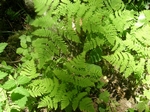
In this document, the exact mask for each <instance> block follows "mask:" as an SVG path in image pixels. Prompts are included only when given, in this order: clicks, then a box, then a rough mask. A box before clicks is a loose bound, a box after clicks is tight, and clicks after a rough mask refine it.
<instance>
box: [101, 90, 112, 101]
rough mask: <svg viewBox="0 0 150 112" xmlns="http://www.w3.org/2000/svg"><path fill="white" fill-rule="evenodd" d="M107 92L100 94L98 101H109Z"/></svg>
mask: <svg viewBox="0 0 150 112" xmlns="http://www.w3.org/2000/svg"><path fill="white" fill-rule="evenodd" d="M109 95H110V94H109V92H108V91H104V92H103V93H101V94H100V95H99V99H100V100H103V101H104V102H106V103H107V102H108V101H109Z"/></svg>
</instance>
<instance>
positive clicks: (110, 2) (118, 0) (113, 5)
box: [104, 0, 124, 11]
mask: <svg viewBox="0 0 150 112" xmlns="http://www.w3.org/2000/svg"><path fill="white" fill-rule="evenodd" d="M104 3H105V4H106V6H107V8H108V9H109V10H112V9H113V10H114V11H117V10H120V9H123V8H124V4H123V1H122V0H106V1H105V2H104Z"/></svg>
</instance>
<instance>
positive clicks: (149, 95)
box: [144, 90, 150, 100]
mask: <svg viewBox="0 0 150 112" xmlns="http://www.w3.org/2000/svg"><path fill="white" fill-rule="evenodd" d="M144 96H146V97H147V98H148V99H149V100H150V90H144Z"/></svg>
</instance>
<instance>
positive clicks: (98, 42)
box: [83, 37, 104, 51]
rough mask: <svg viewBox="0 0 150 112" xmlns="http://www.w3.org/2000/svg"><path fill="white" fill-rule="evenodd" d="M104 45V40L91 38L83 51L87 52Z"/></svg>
mask: <svg viewBox="0 0 150 112" xmlns="http://www.w3.org/2000/svg"><path fill="white" fill-rule="evenodd" d="M103 44H104V40H103V39H102V38H100V37H95V38H92V39H91V40H89V41H87V42H86V43H85V44H84V48H83V50H84V51H89V50H91V49H94V48H96V47H99V46H101V45H103Z"/></svg>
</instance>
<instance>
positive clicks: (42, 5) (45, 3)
mask: <svg viewBox="0 0 150 112" xmlns="http://www.w3.org/2000/svg"><path fill="white" fill-rule="evenodd" d="M33 2H34V7H35V9H36V10H35V11H36V12H38V15H43V14H44V13H45V12H47V11H48V9H49V7H51V5H53V3H55V6H56V4H57V5H58V3H59V0H55V2H54V1H52V0H42V1H39V0H33Z"/></svg>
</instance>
